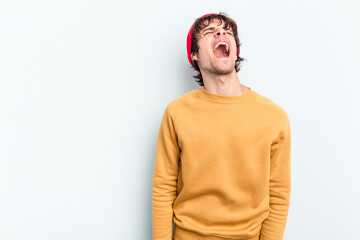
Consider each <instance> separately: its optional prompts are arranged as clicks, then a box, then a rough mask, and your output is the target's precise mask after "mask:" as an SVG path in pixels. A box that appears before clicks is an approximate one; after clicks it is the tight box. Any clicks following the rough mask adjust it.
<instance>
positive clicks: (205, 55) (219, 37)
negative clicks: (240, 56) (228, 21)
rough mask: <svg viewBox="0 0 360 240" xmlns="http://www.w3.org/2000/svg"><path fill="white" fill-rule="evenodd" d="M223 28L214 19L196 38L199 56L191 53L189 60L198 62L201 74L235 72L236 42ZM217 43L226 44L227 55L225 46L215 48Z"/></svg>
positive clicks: (230, 33)
mask: <svg viewBox="0 0 360 240" xmlns="http://www.w3.org/2000/svg"><path fill="white" fill-rule="evenodd" d="M224 26H225V23H224V22H223V23H222V25H220V21H219V20H218V19H214V20H213V21H212V22H211V23H210V24H209V25H208V26H207V27H205V28H204V29H202V30H201V31H200V33H199V34H198V36H197V39H198V46H199V54H194V53H192V54H191V58H192V59H193V60H197V61H198V65H199V68H200V70H201V72H202V73H203V72H204V71H206V72H212V73H215V74H230V73H231V72H232V71H235V61H236V59H237V51H236V42H235V38H234V35H233V32H232V30H231V29H228V30H225V29H224ZM219 42H226V43H227V44H228V48H229V50H228V53H227V51H226V45H223V44H220V45H218V47H216V45H217V43H219ZM214 49H215V51H214Z"/></svg>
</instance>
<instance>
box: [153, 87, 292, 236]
mask: <svg viewBox="0 0 360 240" xmlns="http://www.w3.org/2000/svg"><path fill="white" fill-rule="evenodd" d="M290 152H291V136H290V122H289V118H288V115H287V113H286V112H285V110H284V109H283V108H282V107H281V106H279V105H278V104H276V103H274V102H273V101H271V100H270V99H268V98H266V97H264V96H262V95H261V94H259V93H257V92H256V91H254V90H253V89H252V88H251V87H250V90H249V91H247V92H246V93H244V94H242V95H240V96H223V95H217V94H214V93H210V92H208V91H207V90H205V88H204V87H200V88H198V89H195V90H192V91H190V92H188V93H186V94H184V95H183V96H181V97H179V98H177V99H175V100H172V101H171V102H170V103H169V104H168V105H167V107H166V108H165V111H164V115H163V118H162V120H161V125H160V129H159V133H158V139H157V146H156V157H155V166H154V172H153V181H152V224H153V240H171V239H174V240H203V239H206V240H226V239H242V240H244V239H246V240H255V239H256V240H259V239H260V240H281V239H283V235H284V231H285V225H286V221H287V215H288V209H289V204H290V190H291V179H290V176H291V175H290ZM173 221H174V222H175V228H174V235H173V236H172V231H173ZM172 237H173V238H172Z"/></svg>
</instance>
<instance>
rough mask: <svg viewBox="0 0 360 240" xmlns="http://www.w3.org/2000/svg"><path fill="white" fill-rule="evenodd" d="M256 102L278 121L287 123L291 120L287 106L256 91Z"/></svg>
mask: <svg viewBox="0 0 360 240" xmlns="http://www.w3.org/2000/svg"><path fill="white" fill-rule="evenodd" d="M256 104H258V105H259V106H261V107H263V108H264V109H266V111H267V113H268V114H269V115H270V116H271V118H272V119H274V120H275V121H276V122H279V123H282V124H285V125H287V124H288V123H289V121H290V119H289V115H288V113H287V111H286V110H285V108H284V107H283V106H282V105H280V104H279V103H277V102H275V101H274V100H272V99H270V98H268V97H265V96H264V95H262V94H260V93H258V92H256Z"/></svg>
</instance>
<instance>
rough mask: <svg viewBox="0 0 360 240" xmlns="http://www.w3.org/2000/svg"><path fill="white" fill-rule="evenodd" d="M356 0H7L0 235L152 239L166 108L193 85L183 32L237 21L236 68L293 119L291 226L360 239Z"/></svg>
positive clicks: (307, 233)
mask: <svg viewBox="0 0 360 240" xmlns="http://www.w3.org/2000/svg"><path fill="white" fill-rule="evenodd" d="M359 6H360V4H359V3H358V2H356V1H341V2H340V1H317V0H312V1H310V0H307V1H253V0H252V1H239V0H233V1H175V2H174V1H126V2H125V1H100V0H92V1H79V0H76V1H74V0H71V1H69V0H66V1H45V0H33V1H18V0H17V1H1V3H0V114H1V115H0V239H1V240H20V239H21V240H49V239H51V240H65V239H66V240H70V239H71V240H75V239H76V240H77V239H86V240H98V239H106V240H115V239H127V240H139V239H144V240H145V239H152V237H151V236H152V225H151V186H152V185H151V183H152V174H153V166H154V160H155V159H154V158H155V148H156V140H157V134H158V129H159V126H160V121H161V117H162V114H163V111H164V109H165V107H166V105H167V104H168V103H169V102H170V101H171V100H173V99H175V98H177V97H180V96H182V95H183V94H185V93H187V92H188V91H191V90H193V89H195V88H198V87H199V85H197V83H196V82H195V79H194V78H192V76H193V75H195V71H194V70H193V69H191V68H190V64H189V62H188V60H187V55H186V36H187V33H188V30H189V28H190V26H191V24H192V23H193V21H194V20H195V19H196V18H197V17H200V16H201V15H203V14H206V13H210V12H216V13H218V12H219V11H224V12H226V13H227V14H228V15H229V16H230V17H231V18H233V19H234V20H235V21H236V22H237V24H238V28H239V38H240V41H241V43H242V46H241V56H242V57H244V58H246V61H245V62H243V64H242V66H243V67H242V69H241V70H240V72H239V73H238V75H239V78H240V82H241V83H243V84H244V85H246V86H251V87H252V88H253V89H254V90H255V91H257V92H258V93H260V94H263V95H264V96H266V97H268V98H270V99H272V100H273V101H274V102H276V103H278V104H279V105H281V106H282V107H283V108H284V109H285V110H286V111H287V113H288V115H289V117H290V121H291V128H292V195H291V206H290V211H289V216H288V222H287V226H286V230H285V236H284V239H289V240H304V239H306V240H319V239H327V240H332V239H334V240H335V239H336V240H337V239H360V232H359V223H360V222H359V215H360V207H359V202H360V195H359V186H358V184H359V182H360V176H359V174H358V173H359V166H360V164H359V160H360V157H359V147H360V140H359V135H360V126H359V123H360V115H359V106H360V98H359V90H360V71H359V69H360V68H359V65H360V45H359V42H360V32H359V26H358V23H359V22H360V17H359V14H358V9H359Z"/></svg>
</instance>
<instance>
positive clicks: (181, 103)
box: [165, 89, 199, 119]
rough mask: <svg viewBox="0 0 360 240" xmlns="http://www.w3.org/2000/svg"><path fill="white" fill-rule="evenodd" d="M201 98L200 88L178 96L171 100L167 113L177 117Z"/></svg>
mask: <svg viewBox="0 0 360 240" xmlns="http://www.w3.org/2000/svg"><path fill="white" fill-rule="evenodd" d="M198 98H199V92H198V89H195V90H191V91H189V92H187V93H185V94H183V95H181V96H180V97H178V98H175V99H173V100H171V101H170V102H169V103H168V104H167V106H166V108H165V113H167V114H168V115H170V116H171V117H172V118H173V119H175V118H176V117H177V116H178V115H179V114H181V112H182V111H183V110H184V109H186V108H187V107H188V106H189V105H190V104H191V103H193V102H194V101H196V100H197V99H198Z"/></svg>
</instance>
